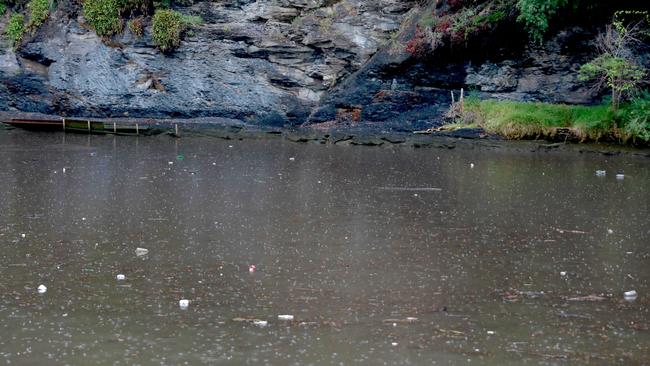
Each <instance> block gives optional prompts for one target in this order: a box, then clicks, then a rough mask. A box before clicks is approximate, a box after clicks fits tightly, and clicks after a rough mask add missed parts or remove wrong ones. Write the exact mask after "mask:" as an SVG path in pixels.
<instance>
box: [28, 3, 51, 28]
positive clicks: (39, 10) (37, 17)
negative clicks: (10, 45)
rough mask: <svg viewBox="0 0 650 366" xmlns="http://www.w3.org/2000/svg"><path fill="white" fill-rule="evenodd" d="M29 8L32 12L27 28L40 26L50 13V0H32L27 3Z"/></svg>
mask: <svg viewBox="0 0 650 366" xmlns="http://www.w3.org/2000/svg"><path fill="white" fill-rule="evenodd" d="M27 8H28V9H29V10H30V12H31V13H30V15H29V23H28V24H27V28H29V29H36V28H38V27H40V26H41V25H43V23H45V20H47V17H48V16H49V15H50V1H49V0H31V1H30V2H29V3H27Z"/></svg>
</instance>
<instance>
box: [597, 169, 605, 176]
mask: <svg viewBox="0 0 650 366" xmlns="http://www.w3.org/2000/svg"><path fill="white" fill-rule="evenodd" d="M606 174H607V172H606V171H604V170H596V176H597V177H604V176H605V175H606Z"/></svg>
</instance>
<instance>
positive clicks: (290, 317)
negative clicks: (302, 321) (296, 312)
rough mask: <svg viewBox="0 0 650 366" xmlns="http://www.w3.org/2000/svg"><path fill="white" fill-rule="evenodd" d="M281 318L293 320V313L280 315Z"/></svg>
mask: <svg viewBox="0 0 650 366" xmlns="http://www.w3.org/2000/svg"><path fill="white" fill-rule="evenodd" d="M278 319H280V320H293V315H278Z"/></svg>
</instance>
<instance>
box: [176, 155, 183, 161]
mask: <svg viewBox="0 0 650 366" xmlns="http://www.w3.org/2000/svg"><path fill="white" fill-rule="evenodd" d="M176 160H178V161H183V160H185V156H183V155H182V154H181V155H178V156H177V157H176Z"/></svg>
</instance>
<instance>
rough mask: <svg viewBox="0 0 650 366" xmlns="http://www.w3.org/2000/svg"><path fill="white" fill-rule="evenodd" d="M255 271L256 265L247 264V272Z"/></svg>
mask: <svg viewBox="0 0 650 366" xmlns="http://www.w3.org/2000/svg"><path fill="white" fill-rule="evenodd" d="M255 271H257V266H256V265H254V264H251V265H249V266H248V272H251V273H253V272H255Z"/></svg>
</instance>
